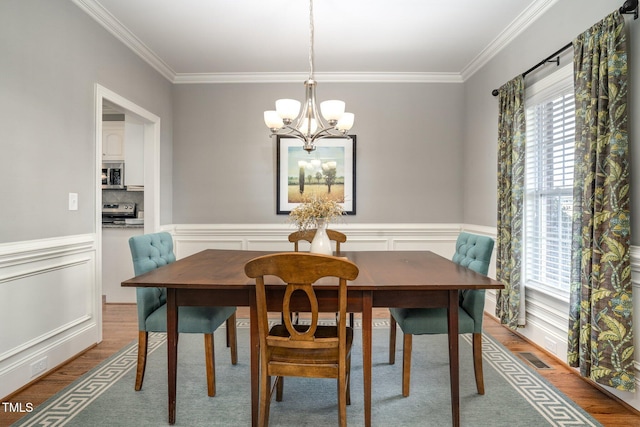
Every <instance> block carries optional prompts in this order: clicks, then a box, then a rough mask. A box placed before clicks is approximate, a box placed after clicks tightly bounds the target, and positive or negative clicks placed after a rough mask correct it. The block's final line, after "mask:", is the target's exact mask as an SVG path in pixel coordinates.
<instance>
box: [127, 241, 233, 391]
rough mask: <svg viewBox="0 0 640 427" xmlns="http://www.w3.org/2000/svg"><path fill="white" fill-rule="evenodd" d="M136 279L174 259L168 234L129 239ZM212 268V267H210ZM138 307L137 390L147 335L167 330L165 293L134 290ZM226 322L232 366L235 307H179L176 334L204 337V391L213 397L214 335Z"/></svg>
mask: <svg viewBox="0 0 640 427" xmlns="http://www.w3.org/2000/svg"><path fill="white" fill-rule="evenodd" d="M129 248H130V249H131V256H132V258H133V268H134V272H135V274H136V276H139V275H141V274H144V273H147V272H148V271H151V270H154V269H156V268H158V267H162V266H163V265H166V264H169V263H172V262H174V261H175V260H176V257H175V255H174V253H173V240H172V238H171V235H170V234H169V233H153V234H144V235H141V236H134V237H131V238H130V239H129ZM212 268H214V267H213V266H212ZM136 299H137V304H138V330H139V332H138V366H137V372H136V384H135V389H136V391H138V390H140V389H141V388H142V380H143V379H144V370H145V366H146V363H147V340H148V335H149V332H166V331H167V304H166V300H167V291H166V289H164V288H136ZM225 321H226V322H227V346H228V347H231V363H232V364H234V365H235V364H236V363H237V361H238V350H237V338H236V308H235V307H179V308H178V333H199V334H204V346H205V364H206V372H207V392H208V395H209V396H215V394H216V383H215V358H214V346H213V333H214V331H215V330H216V329H218V327H219V326H220V325H222V324H223V323H224V322H225Z"/></svg>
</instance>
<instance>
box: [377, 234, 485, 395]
mask: <svg viewBox="0 0 640 427" xmlns="http://www.w3.org/2000/svg"><path fill="white" fill-rule="evenodd" d="M492 252H493V239H491V238H490V237H486V236H477V235H474V234H469V233H465V232H462V233H460V235H459V236H458V240H457V241H456V252H455V254H454V255H453V262H455V263H457V264H460V265H462V266H464V267H467V268H470V269H471V270H474V271H476V272H478V273H480V274H484V275H486V274H487V272H488V271H489V264H490V262H491V254H492ZM389 311H390V312H391V334H390V342H389V363H390V364H393V363H395V353H396V323H397V324H398V325H400V329H402V332H403V333H404V340H403V351H402V354H403V363H402V395H403V396H409V388H410V378H411V346H412V336H413V335H428V334H446V333H448V324H447V309H446V308H391V309H390V310H389ZM483 313H484V289H482V290H465V291H463V292H460V307H459V310H458V327H459V333H461V334H469V333H470V334H473V366H474V372H475V376H476V388H477V389H478V394H484V379H483V373H482V316H483Z"/></svg>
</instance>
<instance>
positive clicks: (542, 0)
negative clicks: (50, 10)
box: [73, 0, 557, 83]
mask: <svg viewBox="0 0 640 427" xmlns="http://www.w3.org/2000/svg"><path fill="white" fill-rule="evenodd" d="M73 1H74V3H76V4H77V5H78V6H79V7H81V8H82V9H83V10H84V11H85V12H87V13H88V14H89V15H91V16H92V17H93V18H94V19H96V20H97V21H98V22H100V23H101V24H102V25H103V26H104V27H105V28H107V29H108V30H109V31H111V32H112V33H113V34H114V35H116V37H118V38H119V39H120V40H122V41H123V42H124V43H126V44H127V45H128V46H130V47H131V48H132V49H133V50H134V51H135V52H136V53H138V54H139V55H140V56H141V57H142V58H144V59H145V60H146V61H147V62H149V63H150V64H151V65H152V66H154V67H155V68H156V69H158V71H160V72H161V73H162V74H163V75H164V76H165V77H167V79H169V80H171V81H173V82H176V83H181V82H195V81H202V82H205V81H211V82H216V81H289V80H290V81H300V80H301V79H304V77H306V76H307V75H308V72H309V55H308V52H309V2H308V1H307V0H73ZM556 1H557V0H453V1H450V0H315V1H314V7H313V8H314V22H315V49H314V50H315V56H314V58H315V74H316V76H318V77H319V76H320V75H322V76H323V78H322V80H323V81H327V80H334V81H353V80H358V81H363V80H364V81H389V80H415V81H463V80H465V79H466V78H467V77H468V76H470V75H471V74H473V73H474V72H475V71H476V70H477V69H478V68H479V67H481V66H482V65H483V64H484V63H485V62H486V61H488V60H489V59H490V58H491V57H492V56H493V55H495V54H496V53H497V52H498V51H499V50H500V49H501V48H502V46H503V45H504V43H505V42H507V41H508V40H509V39H511V38H513V37H514V36H516V35H517V34H519V32H521V31H522V30H523V29H524V28H526V27H527V26H528V25H529V24H530V23H531V22H533V21H534V20H535V19H536V18H537V17H538V16H539V15H540V14H542V13H543V12H544V11H545V10H546V9H548V8H549V7H550V6H551V5H552V4H553V3H555V2H556ZM319 79H320V78H319Z"/></svg>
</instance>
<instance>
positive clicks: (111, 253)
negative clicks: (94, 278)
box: [102, 227, 144, 303]
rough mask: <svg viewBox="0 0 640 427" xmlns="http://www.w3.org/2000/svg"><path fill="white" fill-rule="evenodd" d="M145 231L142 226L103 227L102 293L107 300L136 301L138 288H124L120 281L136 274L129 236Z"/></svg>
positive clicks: (116, 301) (119, 301)
mask: <svg viewBox="0 0 640 427" xmlns="http://www.w3.org/2000/svg"><path fill="white" fill-rule="evenodd" d="M143 233H144V228H142V227H139V228H130V227H122V228H106V227H105V228H103V229H102V295H104V297H105V299H106V302H111V303H135V302H136V289H135V288H123V287H122V286H120V283H122V282H124V281H125V280H127V279H130V278H132V277H134V276H135V274H134V273H133V262H132V261H131V252H130V250H129V238H130V237H132V236H136V235H141V234H143Z"/></svg>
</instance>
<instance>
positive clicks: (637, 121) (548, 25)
mask: <svg viewBox="0 0 640 427" xmlns="http://www.w3.org/2000/svg"><path fill="white" fill-rule="evenodd" d="M622 3H623V1H621V0H589V1H581V0H560V1H558V2H557V3H556V4H555V5H554V6H553V7H552V8H551V9H550V10H549V11H547V13H545V15H544V16H543V17H541V18H540V19H539V20H537V21H536V22H534V23H533V24H532V25H531V26H530V27H529V28H528V29H526V30H525V32H524V33H523V34H521V35H520V36H519V37H518V38H517V39H515V40H514V41H513V42H512V43H510V44H509V45H508V46H507V47H506V48H505V49H504V50H503V51H501V52H500V53H499V54H498V55H497V56H496V57H495V58H493V60H491V61H490V62H489V63H488V64H487V65H485V66H484V67H483V68H482V69H481V70H480V71H478V72H477V73H475V74H474V75H473V76H472V77H471V78H470V79H468V80H467V81H466V82H465V95H464V98H465V109H464V129H465V134H464V150H463V153H464V158H463V165H464V169H465V170H467V171H468V172H469V173H467V174H466V175H465V176H464V181H463V186H464V222H465V223H469V224H480V225H488V226H495V225H496V216H497V214H496V185H497V181H496V168H497V154H496V152H497V138H498V99H497V97H494V96H492V95H491V90H492V89H497V88H498V87H500V86H501V85H503V84H504V83H505V82H507V81H508V80H511V79H512V78H513V77H515V76H516V75H518V74H519V73H522V72H524V71H526V70H528V69H529V68H530V67H532V66H533V65H535V64H537V63H538V62H540V61H541V60H542V59H544V58H545V57H547V56H549V55H551V54H552V53H553V52H555V51H556V50H558V49H560V48H561V47H562V46H564V45H566V44H567V43H569V42H571V41H573V40H574V39H575V38H576V37H577V36H578V34H580V33H582V32H584V31H585V30H587V29H588V28H589V27H591V26H593V25H594V24H595V23H597V22H598V21H600V20H602V19H603V18H604V17H605V16H606V15H608V14H609V13H611V12H613V11H614V10H616V9H618V8H619V7H620V6H621V5H622ZM626 21H627V29H628V35H629V36H628V43H629V44H628V50H629V70H631V71H630V76H629V87H630V89H629V106H628V107H629V108H628V110H629V114H630V120H629V132H630V133H629V141H630V145H631V165H632V175H633V176H632V178H635V177H637V176H639V172H638V168H639V167H640V159H639V157H638V156H639V155H640V110H639V107H640V90H638V88H637V87H636V85H637V84H638V83H639V82H640V80H639V79H638V76H639V75H640V74H639V71H638V70H640V55H638V54H637V53H636V52H638V47H639V46H640V20H637V21H634V20H633V17H632V16H627V17H626ZM562 65H564V64H562ZM554 66H555V65H548V66H546V67H554ZM546 67H545V68H546ZM545 72H546V71H545ZM531 78H535V73H534V74H530V75H529V76H528V77H527V81H529V79H531ZM634 181H635V182H634V184H638V180H637V179H634ZM631 198H632V208H633V209H635V212H632V223H631V226H632V230H638V229H639V227H640V211H639V210H640V206H639V205H638V204H637V203H633V201H636V200H640V185H635V186H634V188H633V189H632V195H631ZM632 243H633V244H635V245H637V244H640V234H632Z"/></svg>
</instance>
